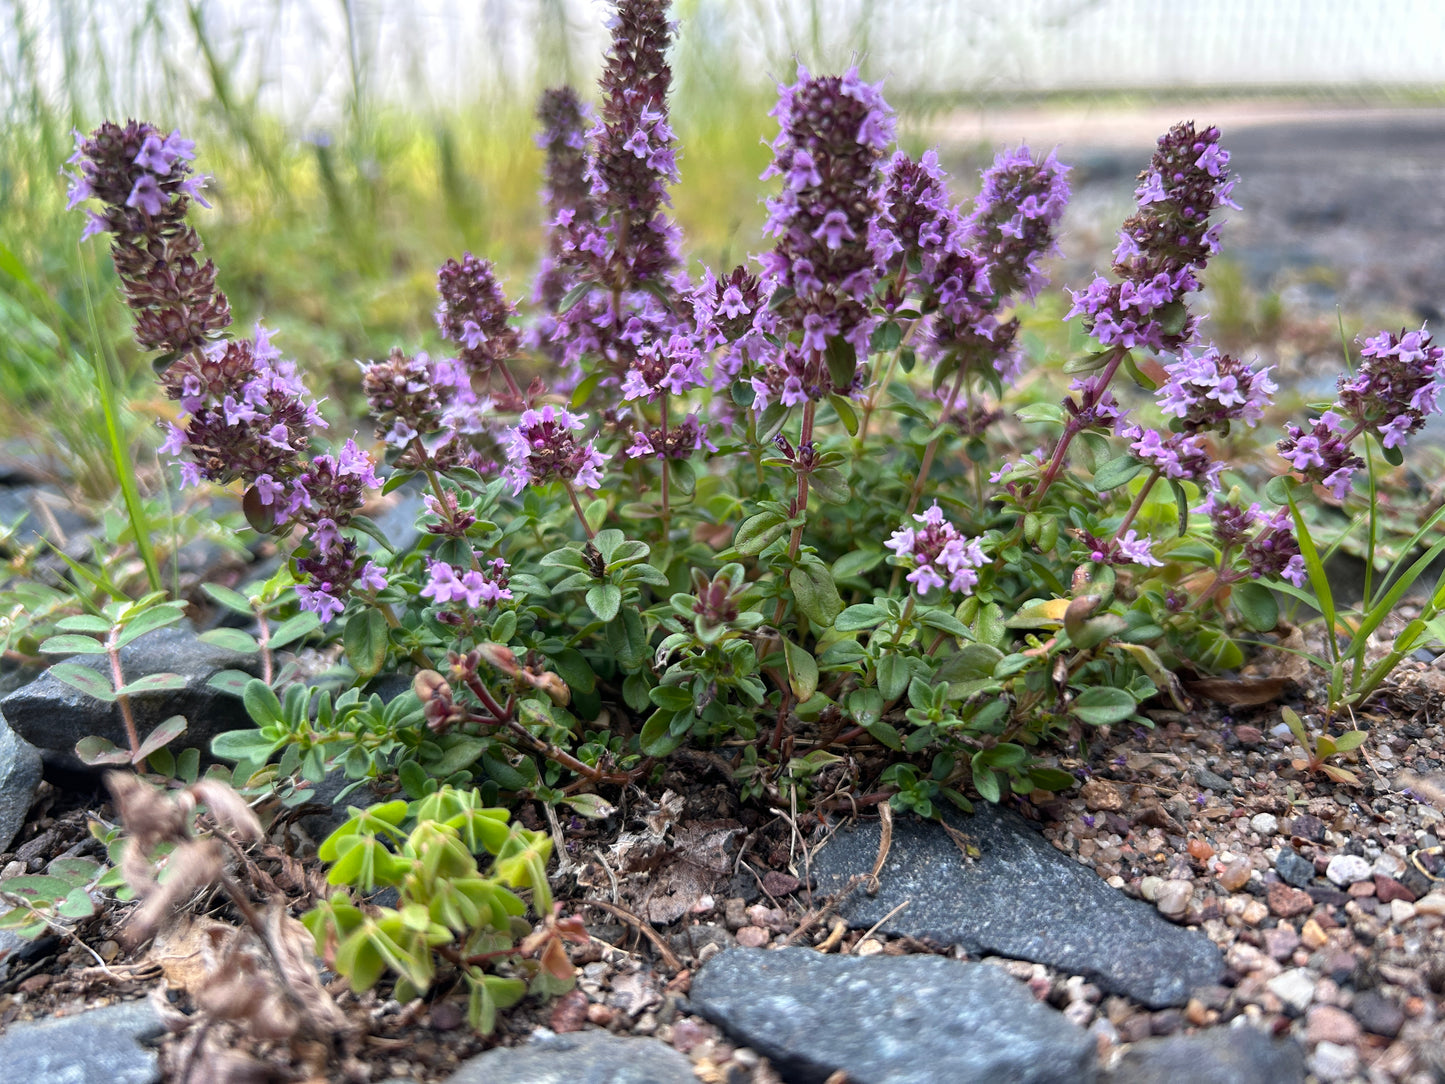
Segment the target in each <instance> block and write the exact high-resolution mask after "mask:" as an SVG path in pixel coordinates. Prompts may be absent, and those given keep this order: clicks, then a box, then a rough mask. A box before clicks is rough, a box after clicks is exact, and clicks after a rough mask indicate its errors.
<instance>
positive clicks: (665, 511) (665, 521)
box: [662, 391, 672, 542]
mask: <svg viewBox="0 0 1445 1084" xmlns="http://www.w3.org/2000/svg"><path fill="white" fill-rule="evenodd" d="M667 462H668V460H667V392H666V391H664V392H663V393H662V540H663V542H666V541H667V535H668V526H669V521H670V520H671V519H672V509H671V508H670V507H669V506H668V470H667Z"/></svg>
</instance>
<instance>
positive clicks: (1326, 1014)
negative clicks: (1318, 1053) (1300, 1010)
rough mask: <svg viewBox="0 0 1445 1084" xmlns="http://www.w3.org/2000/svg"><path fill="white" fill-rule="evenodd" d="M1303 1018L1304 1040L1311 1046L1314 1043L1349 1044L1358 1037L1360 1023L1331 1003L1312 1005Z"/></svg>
mask: <svg viewBox="0 0 1445 1084" xmlns="http://www.w3.org/2000/svg"><path fill="white" fill-rule="evenodd" d="M1305 1019H1306V1023H1307V1027H1306V1031H1305V1041H1306V1042H1308V1043H1309V1044H1310V1045H1311V1046H1313V1045H1314V1044H1315V1043H1338V1044H1339V1045H1340V1046H1350V1045H1352V1044H1353V1043H1354V1042H1355V1041H1356V1040H1358V1039H1359V1037H1360V1025H1359V1024H1357V1023H1356V1022H1355V1018H1354V1017H1353V1016H1351V1015H1350V1014H1349V1013H1347V1012H1345V1011H1344V1010H1343V1009H1337V1008H1335V1007H1334V1006H1333V1005H1312V1006H1311V1007H1310V1011H1309V1013H1308V1014H1307V1016H1306V1017H1305Z"/></svg>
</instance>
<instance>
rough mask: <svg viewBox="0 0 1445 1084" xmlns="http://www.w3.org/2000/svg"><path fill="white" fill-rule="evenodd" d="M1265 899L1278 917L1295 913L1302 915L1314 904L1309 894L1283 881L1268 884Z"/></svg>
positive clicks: (1288, 916) (1291, 916)
mask: <svg viewBox="0 0 1445 1084" xmlns="http://www.w3.org/2000/svg"><path fill="white" fill-rule="evenodd" d="M1265 900H1266V902H1267V903H1268V904H1269V909H1270V910H1271V911H1273V912H1274V913H1275V914H1277V915H1279V917H1280V918H1293V917H1294V916H1295V915H1302V914H1304V913H1305V912H1306V911H1308V910H1310V909H1311V908H1312V907H1314V905H1315V901H1314V900H1313V899H1311V898H1310V894H1309V893H1308V892H1305V891H1303V890H1301V889H1298V888H1295V887H1294V886H1292V885H1287V884H1285V883H1284V882H1283V881H1280V882H1278V883H1276V884H1272V885H1270V886H1269V889H1268V890H1267V891H1266V892H1265Z"/></svg>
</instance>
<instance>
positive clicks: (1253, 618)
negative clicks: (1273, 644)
mask: <svg viewBox="0 0 1445 1084" xmlns="http://www.w3.org/2000/svg"><path fill="white" fill-rule="evenodd" d="M1229 601H1230V603H1231V604H1232V605H1233V606H1234V608H1235V610H1236V611H1237V612H1238V613H1239V616H1240V617H1242V618H1243V619H1244V623H1245V624H1246V625H1248V626H1249V627H1250V628H1251V629H1253V630H1254V631H1255V632H1268V631H1269V630H1270V629H1272V628H1274V627H1275V626H1276V625H1277V624H1279V602H1278V601H1277V600H1276V599H1275V597H1274V592H1272V591H1271V590H1270V589H1269V588H1268V587H1266V586H1265V585H1264V584H1262V583H1260V582H1259V581H1257V580H1247V581H1245V582H1244V583H1237V584H1235V585H1234V588H1233V590H1231V591H1230V593H1229Z"/></svg>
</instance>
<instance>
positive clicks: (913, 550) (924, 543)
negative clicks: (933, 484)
mask: <svg viewBox="0 0 1445 1084" xmlns="http://www.w3.org/2000/svg"><path fill="white" fill-rule="evenodd" d="M913 518H914V520H915V521H916V522H917V523H919V524H920V526H918V527H909V526H906V525H905V526H903V527H900V528H899V529H898V530H896V531H894V532H893V535H892V536H891V537H890V538H889V539H888V541H887V542H885V543H883V545H884V547H885V548H887V549H890V550H892V551H893V553H894V555H895V557H896V559H897V561H898V563H899V564H901V565H905V566H906V565H912V566H913V571H912V572H910V573H908V575H907V577H905V578H906V579H907V580H908V582H909V583H911V584H913V586H914V587H915V588H916V589H917V591H918V593H919V594H920V595H926V594H928V592H930V591H932V590H933V589H934V588H936V587H947V588H948V589H949V590H950V591H956V592H961V593H963V594H967V593H968V592H970V591H972V590H973V588H974V587H975V585H977V583H978V570H979V569H981V568H982V567H983V566H984V565H986V564H988V557H987V556H986V555H985V554H984V552H983V547H982V546H980V545H979V543H978V539H976V538H968V539H966V538H964V537H963V535H961V534H959V533H958V528H957V527H955V526H954V525H953V524H952V523H950V522H949V521H948V520H946V519H944V518H943V509H941V508H939V507H938V502H937V501H934V502H933V504H932V506H931V507H929V508H928V510H927V511H924V512H919V513H916V514H915V515H914V517H913Z"/></svg>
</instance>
